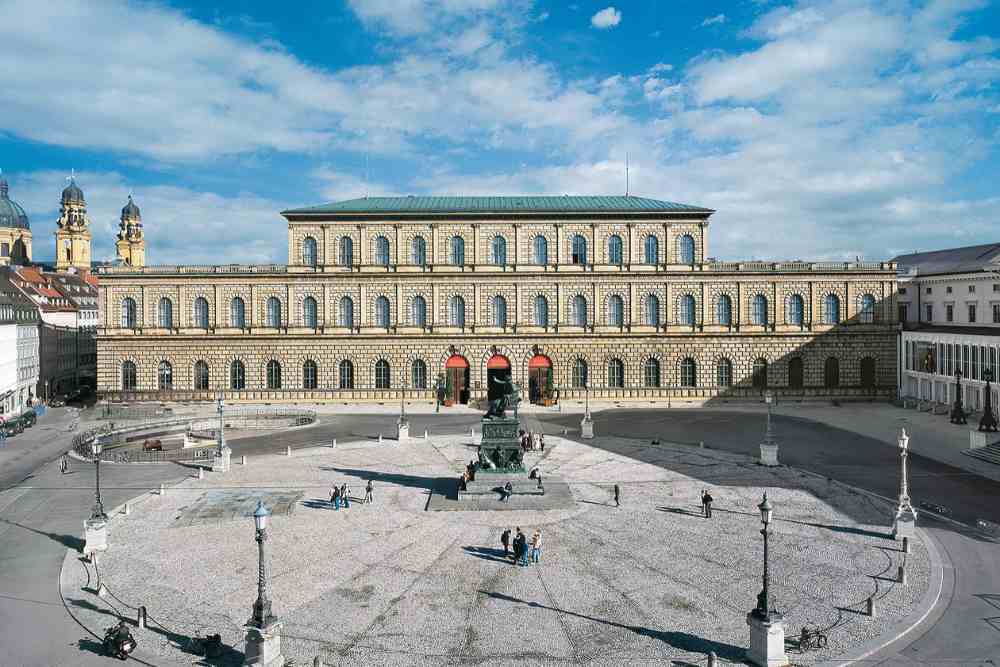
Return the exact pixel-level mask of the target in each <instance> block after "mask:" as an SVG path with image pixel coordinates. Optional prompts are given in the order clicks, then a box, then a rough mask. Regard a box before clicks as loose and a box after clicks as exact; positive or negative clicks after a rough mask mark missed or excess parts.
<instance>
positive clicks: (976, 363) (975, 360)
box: [971, 345, 979, 380]
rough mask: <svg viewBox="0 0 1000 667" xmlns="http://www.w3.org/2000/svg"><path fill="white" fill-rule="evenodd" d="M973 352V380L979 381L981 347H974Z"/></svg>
mask: <svg viewBox="0 0 1000 667" xmlns="http://www.w3.org/2000/svg"><path fill="white" fill-rule="evenodd" d="M971 352H972V363H971V366H972V376H971V377H972V379H973V380H978V379H979V346H978V345H973V346H972V350H971Z"/></svg>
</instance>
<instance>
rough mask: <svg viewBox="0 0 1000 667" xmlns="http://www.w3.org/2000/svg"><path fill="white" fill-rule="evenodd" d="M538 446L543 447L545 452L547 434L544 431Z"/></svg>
mask: <svg viewBox="0 0 1000 667" xmlns="http://www.w3.org/2000/svg"><path fill="white" fill-rule="evenodd" d="M538 446H539V447H540V448H541V450H542V451H543V452H544V451H545V434H544V433H542V434H541V435H540V436H538Z"/></svg>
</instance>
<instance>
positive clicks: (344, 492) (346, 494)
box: [340, 482, 351, 510]
mask: <svg viewBox="0 0 1000 667" xmlns="http://www.w3.org/2000/svg"><path fill="white" fill-rule="evenodd" d="M340 497H341V499H342V500H343V501H344V509H345V510H349V509H351V487H349V486H347V482H344V483H343V485H341V487H340Z"/></svg>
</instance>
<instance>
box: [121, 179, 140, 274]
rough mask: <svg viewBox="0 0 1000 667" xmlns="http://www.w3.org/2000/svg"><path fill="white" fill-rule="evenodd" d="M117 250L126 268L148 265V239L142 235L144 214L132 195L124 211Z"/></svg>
mask: <svg viewBox="0 0 1000 667" xmlns="http://www.w3.org/2000/svg"><path fill="white" fill-rule="evenodd" d="M115 250H116V251H117V255H118V259H119V260H120V261H121V262H122V263H124V264H125V265H126V266H136V267H139V266H145V264H146V239H145V238H144V237H143V235H142V214H141V213H140V212H139V207H138V206H136V205H135V202H134V201H132V195H129V196H128V203H127V204H125V208H123V209H122V217H121V222H120V223H119V224H118V241H117V242H116V243H115Z"/></svg>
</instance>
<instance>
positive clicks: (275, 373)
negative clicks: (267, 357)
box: [267, 359, 281, 389]
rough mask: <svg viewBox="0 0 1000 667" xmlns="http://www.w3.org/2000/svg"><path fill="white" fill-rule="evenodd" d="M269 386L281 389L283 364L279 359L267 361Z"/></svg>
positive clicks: (269, 387)
mask: <svg viewBox="0 0 1000 667" xmlns="http://www.w3.org/2000/svg"><path fill="white" fill-rule="evenodd" d="M267 388H268V389H281V364H280V363H278V360H277V359H271V361H269V362H267Z"/></svg>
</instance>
